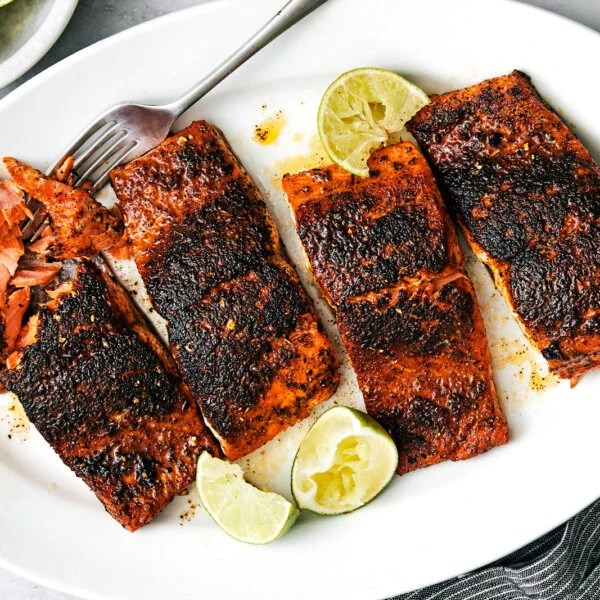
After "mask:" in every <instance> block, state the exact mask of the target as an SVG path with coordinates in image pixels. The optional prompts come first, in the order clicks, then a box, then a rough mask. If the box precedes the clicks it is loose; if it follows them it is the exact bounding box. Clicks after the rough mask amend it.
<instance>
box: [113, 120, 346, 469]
mask: <svg viewBox="0 0 600 600" xmlns="http://www.w3.org/2000/svg"><path fill="white" fill-rule="evenodd" d="M111 181H112V185H113V188H114V190H115V192H116V194H117V196H118V198H119V200H120V202H121V206H122V210H123V214H124V218H125V227H126V231H127V233H128V236H129V238H130V240H131V250H132V253H133V256H134V258H135V261H136V264H137V266H138V269H139V271H140V274H141V276H142V278H143V280H144V283H145V285H146V289H147V290H148V294H149V296H150V298H151V300H152V302H153V305H154V307H155V308H156V310H157V311H158V313H159V314H161V315H162V316H163V317H164V318H165V319H166V320H167V322H168V334H169V342H170V347H171V349H172V352H173V355H174V357H175V359H176V361H177V363H178V365H179V368H180V371H181V373H182V376H183V378H184V380H185V381H186V382H187V384H188V385H189V387H190V389H191V391H192V393H193V395H194V397H195V398H196V400H197V402H198V404H199V406H200V409H201V411H202V414H203V416H204V418H205V420H206V422H207V423H208V425H209V426H210V428H211V429H212V431H213V432H214V433H215V435H216V436H217V438H218V439H219V441H220V443H221V446H222V448H223V451H224V453H225V454H226V455H227V457H228V458H229V459H231V460H235V459H237V458H240V457H241V456H244V455H245V454H248V453H249V452H251V451H253V450H255V449H256V448H258V447H260V446H262V445H263V444H264V443H266V442H267V441H268V440H270V439H271V438H273V437H274V436H275V435H277V434H278V433H279V432H280V431H282V430H284V429H285V428H287V427H290V426H291V425H293V424H295V423H296V422H298V421H299V420H300V419H303V418H305V417H306V416H308V414H309V411H310V410H311V408H313V407H314V406H316V405H317V404H319V403H320V402H323V401H324V400H326V399H327V398H329V397H330V396H331V395H332V394H333V392H334V391H335V389H336V387H337V384H338V380H339V375H338V370H337V366H338V365H337V360H336V358H335V355H334V353H333V350H332V347H331V345H330V342H329V340H328V339H327V337H326V336H325V335H324V333H323V331H322V330H321V326H320V324H319V322H318V320H317V317H316V314H315V312H314V309H313V308H312V306H311V304H310V301H309V299H308V297H307V295H306V293H305V292H304V290H303V289H302V287H301V285H300V282H299V280H298V277H297V275H296V273H295V272H294V270H293V269H292V268H291V267H290V265H289V264H288V263H287V262H286V260H285V259H284V256H283V251H282V248H281V245H280V240H279V237H278V235H277V231H276V229H275V227H274V224H273V222H272V220H271V218H270V216H269V214H268V212H267V209H266V206H265V204H264V202H263V200H262V199H261V197H260V194H259V193H258V191H257V189H256V186H255V185H254V183H253V181H252V180H251V179H250V177H249V176H248V175H247V173H246V172H245V171H244V170H243V168H242V166H241V165H240V164H239V162H238V160H237V159H236V157H235V156H234V155H233V153H232V152H231V150H230V149H229V147H228V146H227V143H226V142H225V140H224V138H223V137H222V135H221V134H220V133H219V132H218V131H217V130H216V129H215V128H214V127H212V126H211V125H209V124H208V123H206V122H203V121H197V122H195V123H193V124H192V125H190V126H189V127H188V128H187V129H185V130H183V131H181V132H180V133H178V134H176V135H174V136H172V137H170V138H168V139H167V140H166V141H165V142H164V143H163V144H161V145H160V146H159V147H157V148H156V149H154V150H152V151H151V152H149V153H148V154H146V155H145V156H143V157H141V158H139V159H136V160H134V161H133V162H131V163H129V164H128V165H126V166H125V167H120V168H117V169H114V170H113V171H112V173H111Z"/></svg>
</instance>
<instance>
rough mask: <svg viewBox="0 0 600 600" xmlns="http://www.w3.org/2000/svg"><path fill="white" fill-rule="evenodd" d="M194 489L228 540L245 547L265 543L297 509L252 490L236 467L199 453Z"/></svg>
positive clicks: (287, 523)
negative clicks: (230, 539)
mask: <svg viewBox="0 0 600 600" xmlns="http://www.w3.org/2000/svg"><path fill="white" fill-rule="evenodd" d="M196 487H197V488H198V493H199V495H200V501H201V502H202V505H203V506H204V508H205V509H206V512H208V514H209V515H210V516H211V517H212V519H213V520H214V521H215V523H217V525H219V527H221V529H223V531H225V532H226V533H227V534H229V535H230V536H231V537H233V538H235V539H236V540H239V541H240V542H245V543H248V544H268V543H269V542H272V541H274V540H276V539H277V538H279V537H281V536H282V535H283V534H284V533H285V532H286V531H287V530H288V529H289V528H290V527H291V526H292V525H293V524H294V522H295V521H296V518H297V517H298V514H299V512H300V511H299V510H298V509H297V508H296V507H295V506H294V505H293V504H291V503H290V502H288V501H287V500H286V499H285V498H283V497H282V496H280V495H279V494H275V493H272V492H266V491H262V490H259V489H258V488H255V487H254V486H253V485H251V484H250V483H248V482H246V481H245V480H244V474H243V471H242V469H241V468H240V466H239V465H236V464H234V463H230V462H228V461H225V460H221V459H219V458H215V457H213V456H212V455H211V454H210V453H209V452H206V451H205V452H203V453H202V454H201V455H200V458H199V459H198V470H197V473H196Z"/></svg>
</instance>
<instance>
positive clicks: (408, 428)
mask: <svg viewBox="0 0 600 600" xmlns="http://www.w3.org/2000/svg"><path fill="white" fill-rule="evenodd" d="M369 167H370V171H371V176H370V177H369V178H368V179H361V178H358V177H354V176H352V175H350V174H349V173H346V172H345V171H343V170H341V169H339V168H338V167H336V166H330V167H324V168H323V169H315V170H312V171H307V172H304V173H298V174H297V175H286V176H285V177H284V180H283V187H284V190H285V192H286V194H287V196H288V199H289V201H290V204H291V206H292V208H293V210H294V214H295V218H296V225H297V229H298V233H299V235H300V239H301V240H302V242H303V244H304V247H305V249H306V252H307V255H308V258H309V262H310V265H311V268H312V270H313V273H314V274H315V278H316V279H317V282H318V283H319V285H320V286H321V288H322V290H323V292H324V294H325V295H326V297H327V298H328V299H329V300H330V301H331V302H332V303H333V305H334V308H335V309H336V321H337V325H338V329H339V332H340V335H341V337H342V340H343V342H344V344H345V346H346V349H347V350H348V354H349V356H350V359H351V361H352V365H353V367H354V369H355V371H356V374H357V379H358V384H359V386H360V389H361V391H362V393H363V396H364V399H365V405H366V408H367V411H368V412H369V414H371V415H372V416H374V417H375V418H376V419H377V420H378V421H379V422H380V423H381V424H382V425H383V426H384V427H386V428H387V430H388V431H389V432H390V433H391V435H392V437H393V438H394V440H395V442H396V444H397V446H398V449H399V464H398V472H399V473H406V472H408V471H412V470H414V469H416V468H419V467H424V466H427V465H430V464H434V463H437V462H440V461H442V460H447V459H451V460H460V459H466V458H470V457H471V456H475V455H476V454H479V453H481V452H484V451H486V450H488V449H490V448H491V447H493V446H497V445H500V444H503V443H505V442H506V441H507V439H508V430H507V425H506V421H505V419H504V416H503V414H502V411H501V409H500V406H499V404H498V400H497V397H496V392H495V389H494V384H493V381H492V376H491V367H490V362H489V356H488V348H487V343H486V338H485V329H484V325H483V321H482V319H481V315H480V313H479V308H478V305H477V300H476V297H475V293H474V290H473V286H472V284H471V282H470V281H469V279H468V278H467V277H466V275H465V273H464V271H463V269H462V253H461V250H460V246H459V244H458V239H457V237H456V234H455V232H454V229H453V227H452V224H451V222H450V220H449V218H448V216H447V214H446V212H445V210H444V206H443V201H442V199H441V196H440V194H439V192H438V190H437V188H436V186H435V182H434V179H433V175H432V174H431V171H430V170H429V167H428V166H427V163H426V161H425V159H424V158H423V156H421V154H420V153H419V152H418V150H417V149H416V148H415V146H414V145H413V144H411V143H408V142H406V143H402V144H398V145H395V146H390V147H387V148H384V149H382V150H378V151H377V152H375V153H373V154H372V156H371V159H370V162H369Z"/></svg>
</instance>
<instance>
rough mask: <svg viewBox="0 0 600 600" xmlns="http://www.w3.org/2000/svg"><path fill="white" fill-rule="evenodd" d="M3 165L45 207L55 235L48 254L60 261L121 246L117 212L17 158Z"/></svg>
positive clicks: (120, 221) (6, 160) (7, 159)
mask: <svg viewBox="0 0 600 600" xmlns="http://www.w3.org/2000/svg"><path fill="white" fill-rule="evenodd" d="M4 164H5V165H6V168H7V169H8V172H9V173H10V175H11V177H12V178H13V179H14V181H15V182H16V183H17V185H18V186H19V187H21V188H22V189H23V190H24V191H25V192H27V193H28V194H30V195H31V196H32V197H33V198H35V199H36V200H38V201H39V202H41V203H42V204H44V206H45V207H46V210H47V211H48V215H49V221H50V225H51V227H52V231H53V233H54V240H53V243H52V244H51V245H50V246H49V247H48V251H49V254H50V255H51V256H53V257H54V258H57V259H68V258H79V257H90V256H93V255H95V254H97V253H98V252H100V251H102V250H105V249H106V248H110V246H113V245H114V244H116V243H118V242H120V240H121V238H122V236H123V222H122V220H121V218H120V215H119V214H118V209H113V210H111V211H109V210H108V209H107V208H105V207H104V206H102V204H100V203H99V202H96V200H94V198H92V196H90V195H89V193H88V192H87V191H86V190H85V189H83V188H78V189H75V188H72V187H71V186H69V185H66V184H64V183H61V182H59V181H56V180H54V179H50V178H48V177H46V176H45V175H43V174H42V173H40V172H39V171H38V170H36V169H34V168H33V167H30V166H28V165H26V164H24V163H22V162H20V161H18V160H15V159H14V158H5V159H4Z"/></svg>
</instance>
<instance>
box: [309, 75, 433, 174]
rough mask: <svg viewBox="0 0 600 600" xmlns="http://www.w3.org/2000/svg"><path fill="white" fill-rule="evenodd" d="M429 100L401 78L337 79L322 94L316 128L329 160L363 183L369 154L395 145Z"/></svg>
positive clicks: (360, 77) (373, 76) (351, 76)
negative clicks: (391, 141) (390, 142)
mask: <svg viewBox="0 0 600 600" xmlns="http://www.w3.org/2000/svg"><path fill="white" fill-rule="evenodd" d="M428 103H429V98H428V97H427V95H426V94H425V92H423V90H421V89H420V88H418V87H417V86H416V85H415V84H414V83H411V82H410V81H408V80H407V79H405V78H404V77H402V76H400V75H398V74H397V73H393V72H392V71H387V70H385V69H378V68H374V67H364V68H360V69H353V70H351V71H347V72H346V73H343V74H342V75H340V76H339V77H338V78H337V79H336V80H335V81H334V82H333V83H332V84H331V85H330V86H329V87H328V88H327V90H326V91H325V93H324V94H323V98H322V99H321V104H320V106H319V113H318V116H317V125H318V128H319V136H320V138H321V142H322V144H323V147H324V148H325V150H326V152H327V154H328V155H329V157H330V158H331V160H332V161H333V162H334V163H336V164H337V165H339V166H340V167H342V168H343V169H346V170H347V171H349V172H350V173H353V174H355V175H359V176H361V177H367V176H368V175H369V168H368V165H367V161H368V159H369V156H370V155H371V152H372V151H373V150H375V149H377V148H379V147H381V146H382V145H385V144H386V143H388V142H389V140H390V139H396V138H397V137H398V135H399V134H400V132H401V131H402V130H403V129H404V125H405V124H406V122H407V121H408V120H409V119H411V118H412V117H413V116H414V115H415V114H416V113H417V112H418V111H419V110H420V109H421V108H422V107H423V106H425V104H428Z"/></svg>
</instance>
